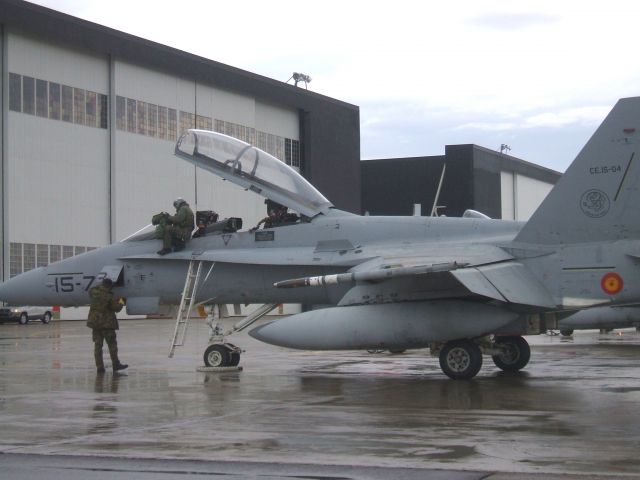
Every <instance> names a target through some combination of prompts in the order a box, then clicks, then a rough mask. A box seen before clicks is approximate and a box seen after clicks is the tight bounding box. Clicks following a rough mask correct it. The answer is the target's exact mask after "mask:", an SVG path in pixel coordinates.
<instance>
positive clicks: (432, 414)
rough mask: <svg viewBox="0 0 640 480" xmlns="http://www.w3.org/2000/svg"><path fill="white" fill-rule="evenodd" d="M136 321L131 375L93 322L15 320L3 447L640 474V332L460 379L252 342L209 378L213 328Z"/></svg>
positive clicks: (400, 358)
mask: <svg viewBox="0 0 640 480" xmlns="http://www.w3.org/2000/svg"><path fill="white" fill-rule="evenodd" d="M172 331H173V322H172V321H167V320H135V321H123V322H122V324H121V330H120V333H119V343H120V352H121V356H122V359H123V361H125V362H126V363H129V364H130V365H131V366H130V368H129V371H128V372H127V374H124V375H113V374H112V373H107V374H106V375H102V376H97V375H96V373H95V368H94V366H93V363H92V362H93V359H92V349H91V339H90V334H89V333H90V331H89V329H87V328H86V327H85V326H84V322H53V323H52V324H50V325H36V324H30V325H27V326H20V325H0V416H1V419H2V425H3V427H2V436H0V451H1V452H3V453H37V454H82V455H109V456H128V457H148V458H183V459H208V460H212V459H216V460H246V461H262V462H285V463H292V462H293V463H312V464H334V465H370V466H372V465H379V466H394V467H418V468H451V469H467V470H469V469H473V470H487V471H516V472H588V473H625V474H640V461H639V460H638V457H637V448H638V440H637V438H638V431H640V417H639V416H638V415H637V408H638V407H637V405H638V403H639V401H640V362H638V359H640V334H636V332H635V331H631V330H627V331H625V332H624V334H623V335H622V336H619V335H616V333H610V334H606V335H600V334H598V333H597V332H591V331H589V332H578V333H576V334H575V335H574V337H573V338H571V339H564V338H561V337H558V336H556V337H550V336H545V335H542V336H538V337H528V340H529V341H530V343H531V344H532V361H531V363H530V364H529V366H528V367H527V368H526V370H524V371H523V372H521V373H519V374H504V373H502V372H500V371H499V370H498V369H497V368H496V367H494V366H493V363H492V362H491V359H490V358H489V357H485V365H484V366H483V368H482V370H481V371H480V374H479V375H478V377H476V379H474V380H472V381H453V380H449V379H448V378H447V377H445V376H444V375H443V374H442V373H441V372H440V369H439V366H438V362H437V359H434V358H432V357H430V356H429V354H428V352H426V351H409V352H406V353H404V354H401V355H391V354H388V353H381V354H369V353H367V352H299V351H291V350H285V349H281V348H277V347H272V346H269V345H264V344H260V343H258V342H256V341H255V340H253V339H251V338H250V337H248V336H246V335H243V334H241V335H239V336H238V338H237V339H236V340H235V343H237V344H238V345H240V346H241V347H243V348H244V349H246V350H247V351H246V353H244V354H243V357H242V361H241V364H242V365H243V366H244V370H243V371H241V372H239V371H232V372H225V373H198V372H196V371H195V369H196V367H197V366H199V365H200V364H201V362H202V352H203V350H204V348H205V346H206V339H207V327H206V326H205V325H204V323H203V322H202V321H196V323H195V324H194V325H193V326H192V327H191V328H190V331H189V336H188V339H187V344H186V346H185V347H183V348H184V349H183V350H179V351H178V352H177V353H176V357H175V358H174V359H169V358H167V356H166V355H167V351H166V350H167V344H168V340H169V338H170V336H171V333H172Z"/></svg>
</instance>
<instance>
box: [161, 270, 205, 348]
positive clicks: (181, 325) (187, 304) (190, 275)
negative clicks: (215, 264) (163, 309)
mask: <svg viewBox="0 0 640 480" xmlns="http://www.w3.org/2000/svg"><path fill="white" fill-rule="evenodd" d="M203 263H204V262H203V261H202V260H195V259H191V261H190V262H189V269H188V270H187V278H186V279H185V282H184V289H183V290H182V298H181V299H180V307H179V308H178V313H177V315H176V328H175V330H174V332H173V339H172V340H171V349H170V350H169V358H172V357H173V353H174V351H175V349H176V347H181V346H183V345H184V340H185V337H186V336H187V327H188V326H189V318H190V317H191V310H192V309H193V306H194V303H195V298H196V293H197V292H198V286H199V283H200V275H201V273H202V264H203Z"/></svg>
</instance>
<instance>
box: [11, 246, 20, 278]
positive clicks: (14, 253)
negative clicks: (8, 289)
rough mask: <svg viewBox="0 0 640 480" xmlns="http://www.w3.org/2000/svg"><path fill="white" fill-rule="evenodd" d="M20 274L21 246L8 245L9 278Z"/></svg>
mask: <svg viewBox="0 0 640 480" xmlns="http://www.w3.org/2000/svg"><path fill="white" fill-rule="evenodd" d="M21 273H22V244H21V243H14V242H11V243H9V276H10V277H15V276H16V275H20V274H21Z"/></svg>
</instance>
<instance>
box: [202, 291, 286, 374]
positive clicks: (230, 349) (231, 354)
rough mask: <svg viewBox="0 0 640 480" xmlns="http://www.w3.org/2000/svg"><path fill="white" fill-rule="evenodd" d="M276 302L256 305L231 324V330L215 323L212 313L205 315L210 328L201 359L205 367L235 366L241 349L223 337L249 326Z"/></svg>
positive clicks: (272, 307) (274, 305)
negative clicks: (206, 345) (243, 316)
mask: <svg viewBox="0 0 640 480" xmlns="http://www.w3.org/2000/svg"><path fill="white" fill-rule="evenodd" d="M277 306H278V304H276V303H268V304H265V305H262V306H261V307H258V308H257V309H256V310H254V311H253V312H252V313H250V314H249V315H247V316H246V317H245V318H244V319H243V320H241V321H240V322H238V323H236V324H235V325H233V327H232V328H231V330H228V331H226V332H225V331H224V329H223V327H222V325H221V324H220V323H215V317H214V315H213V314H212V315H210V316H209V317H207V323H208V325H209V329H210V335H209V346H208V347H207V348H206V349H205V351H204V355H203V359H204V364H205V366H206V367H216V368H219V367H237V366H238V364H239V363H240V354H241V353H242V350H241V349H240V348H239V347H236V346H235V345H233V344H232V343H228V342H227V341H226V340H225V337H227V336H229V335H232V334H234V333H237V332H240V331H242V330H244V329H245V328H247V327H249V326H250V325H252V324H253V323H255V322H256V321H258V320H259V319H261V318H262V317H264V316H265V315H266V314H267V313H269V312H270V311H272V310H273V309H274V308H276V307H277ZM220 317H222V315H220Z"/></svg>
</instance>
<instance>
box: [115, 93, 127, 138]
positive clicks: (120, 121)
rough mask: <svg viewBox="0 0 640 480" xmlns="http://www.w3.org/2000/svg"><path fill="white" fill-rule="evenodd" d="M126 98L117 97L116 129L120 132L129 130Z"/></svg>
mask: <svg viewBox="0 0 640 480" xmlns="http://www.w3.org/2000/svg"><path fill="white" fill-rule="evenodd" d="M126 102H127V100H126V98H124V97H121V96H116V128H117V129H118V130H123V131H126V130H127V107H126Z"/></svg>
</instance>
